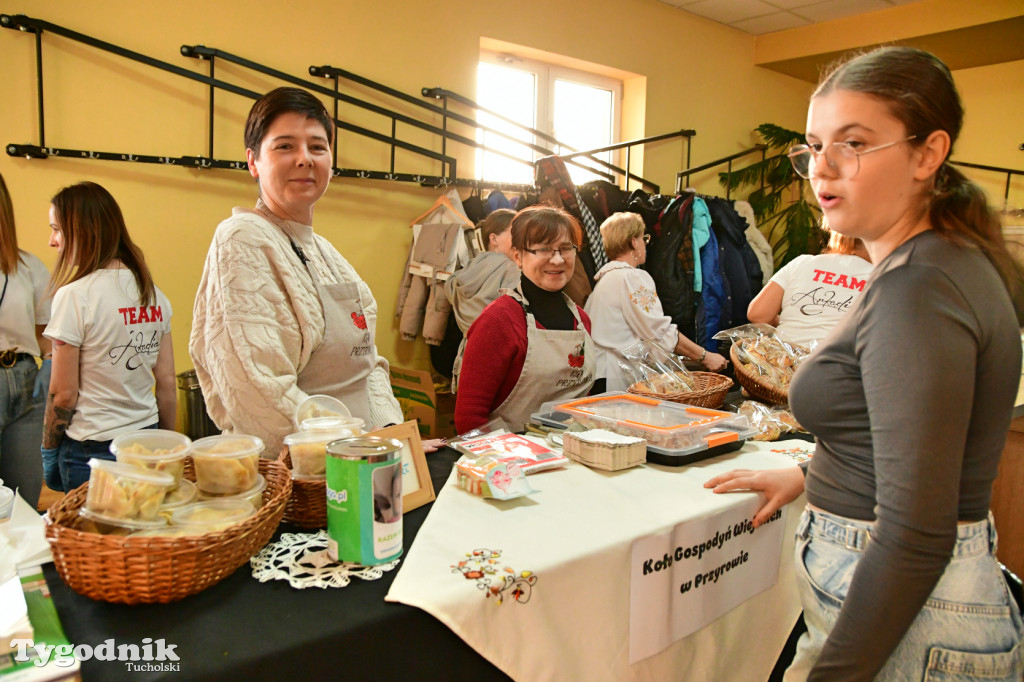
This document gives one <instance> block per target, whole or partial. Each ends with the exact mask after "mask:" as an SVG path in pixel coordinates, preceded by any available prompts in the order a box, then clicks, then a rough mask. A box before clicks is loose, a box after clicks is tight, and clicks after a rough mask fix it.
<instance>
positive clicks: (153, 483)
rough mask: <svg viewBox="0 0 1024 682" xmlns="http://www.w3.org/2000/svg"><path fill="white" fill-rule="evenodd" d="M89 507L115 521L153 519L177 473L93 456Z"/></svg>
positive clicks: (90, 510)
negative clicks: (171, 473) (172, 474)
mask: <svg viewBox="0 0 1024 682" xmlns="http://www.w3.org/2000/svg"><path fill="white" fill-rule="evenodd" d="M89 467H90V468H91V471H90V472H89V489H88V491H87V493H86V497H85V509H87V510H88V511H89V512H90V513H92V514H95V515H98V516H101V517H103V518H105V519H108V520H113V521H136V520H138V521H153V520H154V519H156V518H157V515H158V514H159V513H160V505H161V504H163V502H164V496H165V495H166V494H167V492H168V491H169V490H171V489H172V488H173V487H174V477H173V476H171V475H170V474H168V473H164V472H162V471H151V470H149V469H143V468H141V467H137V466H135V465H133V464H125V463H124V462H110V461H108V460H104V459H95V458H93V459H90V460H89Z"/></svg>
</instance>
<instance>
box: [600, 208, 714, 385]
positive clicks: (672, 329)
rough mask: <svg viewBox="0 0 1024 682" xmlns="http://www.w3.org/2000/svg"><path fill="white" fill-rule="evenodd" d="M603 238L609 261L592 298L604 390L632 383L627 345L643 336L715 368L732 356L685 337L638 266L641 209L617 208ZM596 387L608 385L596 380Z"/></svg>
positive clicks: (642, 252) (643, 254)
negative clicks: (625, 352) (628, 374)
mask: <svg viewBox="0 0 1024 682" xmlns="http://www.w3.org/2000/svg"><path fill="white" fill-rule="evenodd" d="M601 241H603V242H604V250H605V252H606V253H607V254H608V258H609V261H608V263H606V264H605V265H604V267H602V268H601V269H600V270H598V271H597V276H596V279H597V286H595V287H594V292H593V293H592V294H590V298H588V299H587V305H586V308H585V310H586V312H587V314H588V315H590V320H591V322H592V323H593V330H592V332H591V336H593V338H594V343H595V344H597V348H598V354H597V379H598V381H600V380H601V379H605V381H606V383H605V387H604V389H603V390H608V391H624V390H626V388H627V386H628V382H627V381H626V378H625V376H624V374H623V372H622V371H621V370H620V369H619V361H620V360H622V361H623V362H625V360H624V358H623V357H622V350H623V349H624V348H628V347H629V346H631V345H633V344H634V343H637V342H638V341H653V342H654V343H656V344H658V345H659V346H661V347H662V348H664V349H665V350H666V351H670V352H674V353H678V354H680V355H685V356H686V357H688V358H691V359H693V360H696V361H698V362H700V364H701V365H702V366H703V367H704V369H707V370H709V371H712V372H717V371H719V370H721V369H724V368H725V365H726V359H725V358H724V357H722V356H721V355H719V354H718V353H711V352H708V351H707V350H705V349H704V348H701V347H700V346H699V345H697V344H696V343H694V342H693V341H691V340H690V339H688V338H686V337H685V336H683V334H682V332H680V331H679V329H677V328H676V325H675V324H673V322H672V319H671V318H670V317H668V316H667V315H666V314H665V312H664V311H663V310H662V308H661V301H659V300H658V292H657V291H656V290H655V287H654V280H653V279H652V278H651V276H650V275H649V274H647V272H646V271H644V270H640V269H639V268H638V267H637V266H639V265H642V264H643V262H644V261H645V260H646V258H647V236H646V235H645V234H644V221H643V218H641V217H640V216H639V215H637V214H636V213H615V214H613V215H611V216H609V218H608V219H607V220H605V221H604V222H603V223H602V224H601ZM595 387H596V388H595V390H594V392H599V391H600V390H601V389H602V387H601V386H600V385H599V384H597V383H595Z"/></svg>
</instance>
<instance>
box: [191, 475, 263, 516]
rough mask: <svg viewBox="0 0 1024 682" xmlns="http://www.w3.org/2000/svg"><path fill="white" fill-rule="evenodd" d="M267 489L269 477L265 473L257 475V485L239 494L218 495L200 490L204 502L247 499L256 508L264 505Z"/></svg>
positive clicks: (201, 500)
mask: <svg viewBox="0 0 1024 682" xmlns="http://www.w3.org/2000/svg"><path fill="white" fill-rule="evenodd" d="M266 489H267V479H265V478H263V474H259V475H257V476H256V485H254V486H253V487H252V488H250V489H249V490H246V491H245V492H244V493H238V494H237V495H216V494H214V493H204V492H202V491H200V493H199V498H198V499H199V501H200V502H203V501H206V500H245V501H246V502H248V503H249V504H251V505H252V506H254V507H256V509H261V508H262V507H263V491H264V490H266Z"/></svg>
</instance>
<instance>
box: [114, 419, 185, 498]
mask: <svg viewBox="0 0 1024 682" xmlns="http://www.w3.org/2000/svg"><path fill="white" fill-rule="evenodd" d="M191 449H192V439H191V438H189V437H188V436H186V435H185V434H183V433H178V432H177V431H168V430H165V429H139V430H138V431H130V432H128V433H123V434H121V435H120V436H118V437H117V438H115V439H114V440H112V441H111V442H110V454H112V455H114V457H116V458H117V461H118V462H124V463H126V464H134V465H135V466H140V467H146V468H147V469H153V470H154V471H164V472H166V473H168V474H170V475H171V476H174V482H175V485H177V484H178V483H179V482H180V481H181V479H182V476H183V474H184V473H185V457H186V456H187V455H188V453H189V451H191Z"/></svg>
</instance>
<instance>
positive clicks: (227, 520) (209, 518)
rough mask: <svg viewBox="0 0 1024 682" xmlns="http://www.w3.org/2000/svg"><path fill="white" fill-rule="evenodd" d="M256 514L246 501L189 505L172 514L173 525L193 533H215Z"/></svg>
mask: <svg viewBox="0 0 1024 682" xmlns="http://www.w3.org/2000/svg"><path fill="white" fill-rule="evenodd" d="M255 513H256V508H255V507H253V506H252V505H251V504H249V503H248V502H246V501H245V500H207V501H205V502H196V503H195V504H189V505H186V506H184V507H182V508H181V509H177V510H175V511H174V513H173V514H171V525H172V526H173V527H175V528H182V529H185V530H188V531H189V532H190V534H191V533H197V534H198V533H214V532H216V531H219V530H224V529H225V528H227V527H228V526H231V525H234V524H236V523H241V522H242V521H245V520H246V519H247V518H249V517H250V516H252V515H253V514H255Z"/></svg>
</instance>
